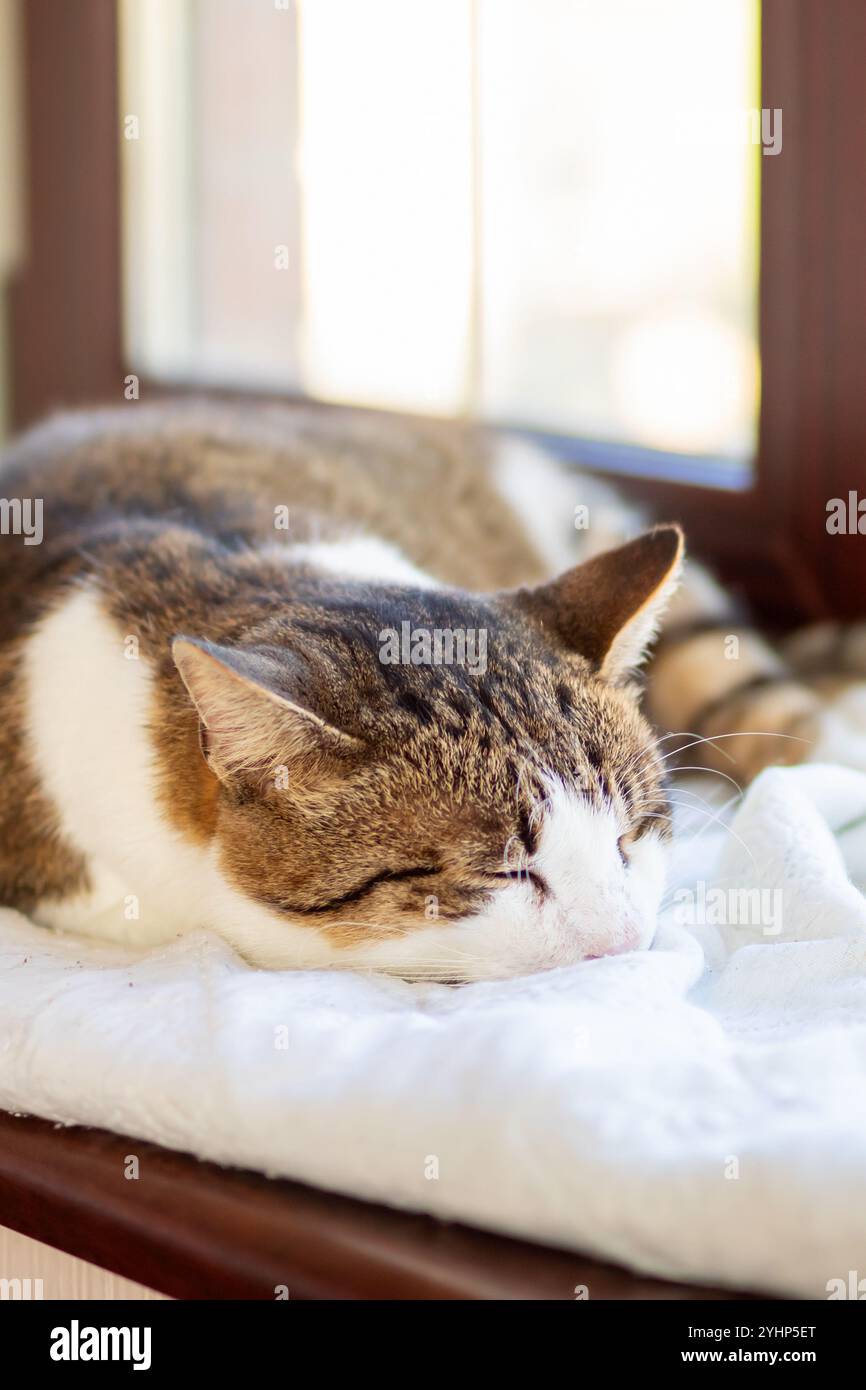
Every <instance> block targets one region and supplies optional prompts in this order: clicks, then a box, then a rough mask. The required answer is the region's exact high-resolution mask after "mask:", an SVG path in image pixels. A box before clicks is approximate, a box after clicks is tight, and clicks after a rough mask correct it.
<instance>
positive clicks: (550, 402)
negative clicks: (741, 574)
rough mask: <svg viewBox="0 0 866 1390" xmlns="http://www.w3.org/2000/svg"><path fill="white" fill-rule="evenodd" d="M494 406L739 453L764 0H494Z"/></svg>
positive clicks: (649, 439) (487, 222)
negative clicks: (760, 5)
mask: <svg viewBox="0 0 866 1390" xmlns="http://www.w3.org/2000/svg"><path fill="white" fill-rule="evenodd" d="M480 11H481V25H480V42H479V51H480V72H481V84H480V85H481V149H482V181H483V182H482V188H483V192H482V207H483V237H482V255H481V268H482V276H483V296H482V300H483V306H484V308H483V323H484V337H483V350H482V357H483V371H482V382H483V397H482V408H483V410H484V412H485V414H489V415H491V416H493V417H496V418H506V419H512V420H522V421H526V422H528V423H531V424H535V425H540V426H542V427H546V428H549V429H552V430H558V431H563V432H566V433H577V434H580V435H589V436H596V437H601V438H607V439H611V440H622V441H626V442H630V443H636V444H643V445H649V446H652V447H656V448H660V449H672V450H682V451H687V452H690V453H718V454H733V455H743V454H749V453H751V451H752V448H753V443H754V432H755V421H756V397H757V380H758V372H757V352H756V346H755V342H756V313H757V309H756V301H757V293H756V289H757V190H758V161H759V158H760V155H759V151H758V148H757V147H756V146H755V145H753V144H751V143H750V137H751V134H752V129H753V122H754V118H750V115H749V112H750V110H754V108H755V107H756V105H757V100H756V98H757V84H758V76H757V74H758V61H757V56H758V40H757V3H756V0H725V3H724V4H719V3H718V2H717V0H653V3H652V4H651V5H648V4H646V3H645V0H605V3H604V4H601V3H599V0H541V3H537V4H535V5H532V6H527V5H526V4H524V3H523V0H481V7H480Z"/></svg>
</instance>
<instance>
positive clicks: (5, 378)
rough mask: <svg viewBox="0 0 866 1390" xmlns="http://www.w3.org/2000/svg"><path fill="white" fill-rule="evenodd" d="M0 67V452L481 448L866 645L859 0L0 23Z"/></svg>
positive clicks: (676, 1)
mask: <svg viewBox="0 0 866 1390" xmlns="http://www.w3.org/2000/svg"><path fill="white" fill-rule="evenodd" d="M0 55H2V56H0V65H2V70H0V276H2V281H3V288H4V293H3V297H2V316H0V432H5V433H9V432H10V431H12V430H13V429H14V428H17V427H19V426H21V425H24V424H26V423H29V422H30V421H31V420H33V419H35V418H37V417H38V416H40V415H42V414H44V413H45V412H46V411H48V410H50V409H52V408H55V407H56V406H58V405H63V404H82V403H88V402H90V401H95V400H106V399H107V400H112V399H113V400H116V401H124V400H127V401H134V400H135V399H143V398H146V397H152V396H153V395H154V394H157V393H162V392H176V391H183V390H191V389H195V390H199V391H200V390H202V389H207V390H215V391H223V392H224V391H232V392H234V391H243V392H248V393H249V392H252V393H255V394H258V395H280V396H288V397H299V396H302V397H305V398H312V399H314V400H320V401H323V402H350V403H353V404H357V405H361V406H365V407H371V408H385V409H392V410H398V411H405V412H412V413H417V414H421V415H435V416H456V417H463V418H465V417H471V418H476V419H479V420H482V421H484V422H486V423H489V424H491V425H493V426H495V427H498V428H510V429H519V430H521V431H525V432H528V433H530V434H532V435H533V436H536V437H538V438H541V439H542V440H544V441H545V442H547V443H549V444H550V445H551V447H553V448H554V449H556V450H557V451H558V452H560V453H561V454H562V455H563V456H565V457H567V458H571V459H574V461H575V462H576V463H579V464H582V465H583V466H586V467H590V468H592V469H595V470H599V471H603V472H607V473H612V474H613V475H614V476H616V477H617V478H618V479H620V480H621V481H622V486H623V487H624V488H625V489H626V491H628V492H629V493H630V494H632V495H634V496H635V497H637V498H639V499H640V500H642V501H644V502H646V503H647V504H648V505H649V506H650V507H651V509H653V510H654V511H664V512H665V513H666V514H667V515H676V516H677V517H678V518H680V519H682V520H684V521H685V522H686V524H687V526H688V527H689V531H690V534H691V535H692V536H693V538H694V539H695V541H696V542H697V544H698V547H699V548H700V549H702V550H703V551H704V552H705V553H706V554H707V555H708V556H709V558H710V559H711V560H713V561H714V562H715V563H716V564H717V565H718V567H719V568H720V569H721V570H722V572H723V574H724V575H725V576H726V577H730V579H731V581H732V582H734V583H736V584H738V585H739V586H740V587H742V588H743V589H744V591H745V592H746V593H748V594H749V595H750V596H751V597H752V599H753V600H754V601H755V602H756V603H757V605H758V607H759V608H760V609H761V610H762V611H763V612H764V613H766V614H767V615H768V616H769V617H771V618H773V619H775V620H776V621H779V622H780V623H784V622H788V621H793V620H795V619H798V618H800V617H802V616H820V615H821V614H824V613H835V612H854V611H858V612H862V606H863V597H862V596H863V592H864V584H863V581H864V579H866V567H864V562H863V557H862V555H861V553H860V552H861V550H862V549H863V547H862V546H859V545H848V544H847V541H848V539H849V538H847V537H834V538H833V539H834V541H837V542H840V543H839V544H837V545H836V547H835V549H834V550H831V549H830V548H829V547H828V545H827V535H826V527H825V525H824V521H825V517H826V507H825V501H826V500H827V499H829V498H831V497H833V496H836V495H842V490H843V488H844V489H848V488H856V487H857V486H858V483H859V485H861V486H862V487H863V489H864V493H866V464H864V447H863V446H864V443H866V439H864V434H866V422H864V409H863V400H862V397H863V387H864V386H866V333H864V319H866V315H864V313H863V310H864V308H866V303H864V300H866V292H864V290H866V275H864V255H863V237H864V233H863V227H864V225H866V220H864V215H866V196H864V192H863V183H864V180H863V179H862V169H863V167H864V164H863V159H864V158H866V119H864V108H866V103H864V98H863V95H862V72H863V71H864V70H866V66H864V65H866V5H864V4H863V3H862V0H820V2H819V0H764V3H763V4H762V3H761V0H534V3H532V4H529V3H528V0H64V3H63V4H59V3H57V0H0ZM133 377H134V381H132V378H133ZM854 540H855V541H856V537H855V538H854Z"/></svg>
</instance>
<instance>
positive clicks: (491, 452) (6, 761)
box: [0, 405, 815, 979]
mask: <svg viewBox="0 0 866 1390" xmlns="http://www.w3.org/2000/svg"><path fill="white" fill-rule="evenodd" d="M592 487H593V485H592V484H591V483H590V482H589V481H586V480H584V482H583V484H582V485H581V487H580V488H579V489H578V490H577V491H575V487H574V484H573V483H567V482H564V480H563V477H562V475H560V474H559V473H558V472H557V470H556V469H555V468H554V467H553V465H552V464H549V463H546V462H544V461H543V460H541V459H539V458H531V457H530V456H528V455H527V454H525V453H522V452H520V450H519V449H518V450H517V451H515V450H514V449H513V448H511V449H506V450H505V451H502V450H500V451H499V452H498V453H497V451H496V450H495V449H493V448H492V447H488V446H487V445H486V444H485V443H484V441H483V440H481V438H480V437H479V436H476V435H474V434H472V433H471V432H467V431H463V430H461V429H458V428H456V427H453V428H452V427H448V428H446V427H445V426H442V427H441V428H440V427H438V426H433V425H430V426H427V425H425V426H420V425H412V424H408V423H406V422H402V421H399V420H396V419H391V418H387V417H378V416H373V415H366V414H362V413H355V412H348V411H347V412H342V411H320V410H316V409H303V408H274V409H268V410H262V409H260V408H254V407H248V408H246V409H244V410H236V409H234V408H228V407H214V406H212V405H203V406H197V405H192V406H171V407H151V408H147V407H139V406H130V407H128V408H127V409H125V410H121V411H116V412H106V413H102V414H90V415H82V416H77V417H68V418H64V419H61V420H58V421H55V422H52V423H51V424H49V425H47V426H44V427H42V428H41V429H39V430H36V431H34V432H33V433H32V434H31V435H29V436H27V437H25V438H24V439H23V440H22V441H20V442H19V443H18V445H16V446H14V447H13V449H12V450H11V451H10V452H9V455H8V457H7V459H6V460H5V462H4V467H3V472H2V475H0V491H2V493H3V496H4V497H5V498H7V499H9V498H20V499H23V498H27V499H31V500H33V499H38V500H40V501H41V503H42V508H43V513H42V516H43V520H42V529H43V532H44V534H43V537H42V540H41V543H40V544H38V545H26V544H24V543H23V539H24V538H22V537H20V536H14V537H13V536H7V535H4V536H2V537H0V759H2V766H3V778H2V783H0V902H2V903H4V904H7V905H10V906H15V907H18V908H20V909H22V910H24V911H27V912H29V913H31V914H32V915H33V916H34V918H35V919H36V920H37V921H39V922H42V923H44V924H45V925H48V926H59V927H67V928H73V929H78V930H82V931H86V932H89V933H91V934H96V935H101V936H104V937H106V938H108V939H112V940H123V941H129V942H135V943H140V944H151V943H154V942H158V941H164V940H167V939H171V938H172V937H174V936H176V935H177V934H178V933H181V932H184V931H187V930H189V929H191V928H194V927H199V926H202V927H215V928H217V929H218V930H221V931H222V932H223V933H224V934H225V935H226V936H227V937H228V938H229V939H230V940H232V941H233V942H235V943H236V944H237V945H238V947H239V948H240V949H241V950H242V951H243V952H244V953H245V954H246V955H247V956H248V958H249V959H251V960H252V961H254V962H257V963H262V964H265V965H272V966H290V965H295V966H349V967H358V966H360V967H370V968H383V969H389V970H396V971H399V972H401V973H406V974H409V975H413V976H416V977H422V978H423V977H426V976H434V977H437V978H443V977H444V978H455V979H471V978H478V977H483V976H489V975H500V974H511V973H515V972H519V971H524V970H531V969H536V968H544V967H545V966H550V965H555V964H561V963H568V962H570V961H572V960H579V959H582V958H585V957H586V956H595V955H603V954H606V953H608V952H611V951H619V950H627V949H632V948H634V947H636V946H640V945H646V944H648V943H649V940H650V939H651V936H652V930H653V923H654V918H655V911H656V907H657V903H658V900H659V895H660V892H661V887H662V881H663V846H664V841H665V838H666V836H667V833H668V819H667V817H668V808H667V803H666V798H665V795H664V792H663V790H662V774H663V767H662V764H661V760H660V757H659V754H658V752H657V749H656V746H655V743H654V740H653V738H652V735H651V734H650V731H649V729H648V727H647V726H646V724H645V723H644V721H643V719H642V718H641V716H640V715H639V713H638V711H637V705H636V700H635V697H634V694H633V693H632V691H631V690H630V688H629V687H628V685H627V683H626V682H627V678H628V672H629V670H630V669H631V667H632V666H633V665H634V664H635V660H636V658H637V657H638V655H639V653H640V650H641V649H642V647H643V646H644V645H645V642H646V640H647V639H648V637H649V636H650V635H651V633H652V629H653V627H654V625H655V621H656V616H657V609H660V606H661V603H662V601H663V600H664V599H665V598H666V597H667V594H668V591H669V590H670V589H671V587H672V584H673V580H674V578H675V575H676V571H677V568H678V562H679V541H678V539H677V536H676V534H675V533H674V532H673V531H670V530H668V531H666V532H656V533H654V534H653V535H652V536H650V537H648V538H645V539H644V541H642V542H641V541H639V542H636V543H635V544H634V546H632V547H631V548H629V549H627V551H626V552H625V553H624V558H623V561H622V563H621V564H620V565H619V566H616V565H614V564H612V563H611V562H609V560H608V559H607V557H606V556H604V557H602V558H601V559H600V560H599V559H590V560H589V563H588V565H587V566H586V567H584V568H583V569H580V570H577V571H573V572H572V575H571V576H566V578H565V579H564V580H563V581H561V582H560V584H559V586H557V585H553V584H545V583H544V582H543V581H545V580H548V579H549V577H550V575H551V574H552V573H553V572H554V571H556V570H557V569H559V568H561V567H562V566H563V564H566V563H568V562H569V560H568V556H569V552H570V550H572V547H573V546H574V547H575V548H574V549H573V550H572V555H571V558H572V561H573V560H574V559H575V558H577V551H576V542H578V541H580V540H581V539H583V540H584V543H585V549H586V552H587V554H589V553H597V552H599V551H601V550H604V549H605V547H606V545H608V544H610V543H611V542H612V541H614V540H616V539H617V536H616V534H615V533H616V529H617V527H618V526H619V525H620V524H622V525H627V523H628V518H627V516H626V515H625V514H623V515H622V516H620V514H619V513H618V512H617V511H616V509H615V508H614V509H613V512H611V503H610V499H609V496H608V494H607V493H606V492H604V490H601V491H596V492H595V493H591V492H589V491H588V489H591V488H592ZM590 496H592V498H593V501H592V504H591V506H592V507H594V510H595V524H594V525H593V524H591V525H590V528H589V531H588V532H587V533H585V535H584V536H581V534H580V533H576V532H575V530H574V525H573V512H574V505H575V503H576V502H584V503H585V502H586V500H587V498H588V497H590ZM611 518H612V519H611ZM587 540H588V542H589V545H588V547H587V545H586V542H587ZM593 567H595V568H593ZM519 586H523V587H519ZM532 586H535V587H532ZM512 590H517V592H515V593H510V592H508V591H512ZM503 591H505V592H504V596H503ZM473 594H475V595H488V596H489V597H487V598H481V597H472V596H471V595H473ZM497 595H498V596H497ZM677 603H678V604H679V608H678V617H677V623H678V629H677V630H678V631H680V632H681V633H684V632H685V629H686V625H687V624H689V623H691V622H692V621H693V620H694V619H695V618H698V619H703V620H706V615H707V613H708V612H709V613H710V614H711V616H712V614H713V610H714V609H715V617H716V619H717V620H719V621H723V620H724V618H725V614H726V606H725V603H724V600H723V598H722V596H721V595H720V594H719V592H718V591H717V590H716V589H715V588H714V587H713V586H712V584H711V582H710V581H709V580H707V579H706V578H705V577H704V576H702V575H701V574H700V573H696V577H695V582H694V583H693V584H692V585H691V586H688V587H687V588H686V590H685V591H684V592H683V594H682V596H681V597H680V598H678V600H677ZM407 624H408V627H409V629H410V631H415V632H419V631H420V632H422V633H424V632H426V633H435V632H438V633H451V634H452V638H453V634H455V633H457V634H460V633H464V634H465V633H466V632H469V633H472V634H476V635H477V634H480V633H483V634H484V656H485V661H484V663H483V665H482V663H480V662H479V661H478V660H476V662H475V664H474V666H473V665H472V663H471V662H467V661H466V660H463V661H462V662H461V660H460V657H459V649H458V656H457V659H456V660H455V659H454V647H453V641H452V644H451V646H450V647H446V649H445V650H446V659H445V660H444V661H443V662H439V663H435V662H434V664H432V665H431V664H427V658H426V657H425V655H424V650H423V643H422V648H421V653H420V664H412V663H411V661H410V663H409V664H403V662H402V660H401V659H395V660H389V659H388V658H387V657H383V651H384V650H386V645H387V644H386V643H385V634H388V633H396V634H399V635H400V637H401V638H403V634H404V630H405V625H407ZM715 632H716V638H717V639H718V628H716V629H715ZM675 637H676V633H675ZM753 640H755V648H754V655H753V656H752V658H751V660H752V664H753V665H754V664H755V663H757V667H758V670H759V672H760V669H761V661H762V660H765V661H766V663H767V669H768V674H769V675H771V676H772V677H773V680H772V681H767V682H766V686H767V689H768V690H770V691H771V694H772V697H773V698H774V699H778V698H779V689H780V688H781V689H782V690H783V697H782V698H783V704H784V705H785V708H784V709H783V716H784V717H783V718H782V719H781V721H778V720H777V722H782V723H783V724H784V723H785V720H787V725H786V727H787V726H789V725H793V723H801V722H802V721H803V720H804V719H806V718H808V717H811V714H812V712H813V706H814V700H815V697H814V696H813V695H812V694H811V692H809V691H806V690H805V688H804V687H800V686H796V685H793V684H792V683H791V682H790V681H788V680H787V678H786V677H784V676H782V677H780V675H779V672H778V671H777V670H776V669H775V667H774V666H773V662H774V661H775V660H776V658H771V657H769V656H768V657H766V658H765V657H764V656H763V653H765V652H767V651H768V649H766V648H763V646H762V644H760V643H758V642H757V640H756V639H753ZM398 646H399V642H398ZM677 648H678V643H677V641H676V640H673V641H672V642H671V644H670V645H669V647H668V651H667V659H668V660H669V661H672V662H673V667H674V668H676V667H677ZM395 650H396V649H395ZM400 650H401V652H402V656H403V657H405V655H406V646H405V639H403V645H402V647H400ZM449 653H450V657H451V659H450V660H449V659H448V654H449ZM477 655H478V651H477V650H476V657H477ZM664 657H665V652H664V650H663V651H662V655H661V657H660V658H659V660H660V662H661V661H662V660H663V659H664ZM747 666H748V663H747ZM704 668H705V662H704V663H702V665H701V674H700V675H699V677H698V678H697V679H696V681H695V683H694V684H695V689H696V691H697V694H696V695H695V696H694V697H693V698H692V705H693V707H694V706H695V704H697V705H700V703H701V700H702V699H703V692H704V684H705V681H706V676H705V670H704ZM749 669H750V668H749ZM746 678H747V679H750V676H749V670H747V671H746ZM751 679H752V684H754V683H755V682H754V679H753V677H751ZM669 686H670V693H669V694H668V695H667V696H666V695H665V690H664V686H662V688H661V690H660V693H659V698H658V700H657V701H656V704H657V706H658V707H660V708H662V709H664V708H665V706H666V702H667V707H668V708H671V709H675V708H677V701H678V700H679V701H680V704H681V703H682V700H683V680H682V674H681V672H680V671H678V670H676V669H675V671H674V676H673V677H672V679H671V681H670V682H669ZM789 687H790V689H789ZM717 697H718V692H716V701H715V703H716V705H718V703H719V701H718V698H717ZM785 702H787V703H785ZM704 703H706V701H704ZM672 722H673V721H672ZM677 722H683V723H684V722H685V721H677ZM740 727H748V726H747V725H745V724H741V725H740ZM753 727H761V728H765V727H766V724H761V725H760V726H753ZM203 754H204V756H203ZM788 760H790V759H788Z"/></svg>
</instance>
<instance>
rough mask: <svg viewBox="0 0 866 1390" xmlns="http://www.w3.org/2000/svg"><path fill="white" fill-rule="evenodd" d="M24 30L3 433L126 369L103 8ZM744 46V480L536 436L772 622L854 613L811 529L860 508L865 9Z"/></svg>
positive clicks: (94, 393) (98, 393)
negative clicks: (22, 252) (749, 240)
mask: <svg viewBox="0 0 866 1390" xmlns="http://www.w3.org/2000/svg"><path fill="white" fill-rule="evenodd" d="M23 28H24V43H25V65H26V80H25V110H24V127H25V136H26V143H27V154H28V156H29V157H28V160H27V205H28V209H29V228H30V241H29V250H28V254H27V258H26V262H25V264H24V266H23V267H22V269H21V272H20V273H19V275H18V276H17V278H16V280H15V282H14V283H13V285H12V287H11V293H10V316H11V324H10V327H11V340H12V341H11V353H10V357H11V402H12V414H13V423H14V424H15V425H16V426H18V427H20V426H23V425H25V424H27V423H29V422H31V421H32V420H34V419H35V418H37V417H38V416H40V415H42V414H44V413H46V411H49V410H51V409H53V408H56V407H57V406H59V405H75V404H85V403H90V402H94V401H105V400H121V399H122V398H123V383H124V376H125V375H126V373H127V371H128V370H129V368H128V367H127V365H126V364H125V363H124V360H123V349H122V306H121V275H120V198H121V179H120V159H119V139H120V114H121V113H120V111H119V106H118V82H117V68H118V33H117V29H118V26H117V7H116V3H115V0H78V3H77V4H76V5H74V6H73V5H57V4H56V3H54V0H27V2H26V4H25V8H24V25H23ZM761 41H762V42H761V93H762V95H761V103H762V105H763V106H765V107H781V108H782V112H783V148H782V151H781V153H780V154H779V155H777V156H775V157H773V158H762V159H761V233H760V246H761V251H760V267H761V270H760V290H759V294H760V304H759V337H760V344H761V358H762V403H761V412H760V422H759V431H758V449H757V456H756V460H755V465H754V469H753V470H751V474H750V476H749V477H748V478H747V477H744V476H743V475H742V474H736V473H728V474H723V473H722V472H721V471H720V470H716V471H715V475H713V473H712V472H710V473H708V474H707V475H706V476H705V477H704V476H702V475H703V474H704V473H705V471H706V461H701V460H694V459H688V458H680V457H679V456H665V457H664V458H662V459H659V460H658V462H659V463H660V465H661V472H662V476H650V475H649V473H648V470H649V469H651V468H652V467H654V466H655V459H654V456H653V455H652V453H651V451H641V450H634V449H629V448H628V447H627V446H622V447H620V446H616V445H608V446H599V445H589V444H587V443H586V442H583V443H582V442H581V441H578V440H571V439H564V440H557V439H556V438H555V437H551V436H545V435H543V434H538V435H537V437H538V438H540V439H542V440H544V441H545V442H552V443H553V444H554V446H555V447H559V448H560V451H561V452H563V453H564V454H566V455H569V454H572V455H574V456H577V457H581V458H587V457H589V459H590V464H591V466H592V467H593V469H594V471H598V472H600V473H604V474H605V475H606V476H610V477H612V478H614V479H615V481H616V484H617V486H618V487H619V488H620V489H621V491H622V492H623V493H624V494H625V495H626V496H628V497H629V498H631V499H633V500H636V501H638V502H640V503H641V504H643V505H644V506H645V507H646V509H647V511H648V513H649V514H651V515H654V516H657V517H659V518H660V519H664V518H674V519H677V520H680V521H682V522H683V524H684V526H685V528H686V532H687V535H688V538H689V544H690V548H691V550H692V552H693V553H697V554H699V555H701V556H702V557H703V558H705V559H706V560H708V561H709V562H710V563H711V564H713V565H714V566H715V568H716V569H717V571H718V572H719V573H720V575H721V577H722V578H723V579H725V580H726V581H728V582H729V583H731V584H732V585H733V586H734V587H736V588H738V589H740V590H742V591H743V593H744V594H745V595H746V596H747V597H748V598H749V600H750V601H751V602H752V604H753V606H754V607H755V609H756V611H757V612H758V614H759V615H760V616H761V617H762V618H763V619H764V620H766V621H769V622H771V623H773V624H776V625H778V626H780V627H781V626H789V625H791V624H793V623H795V622H798V621H803V620H807V619H818V618H822V617H826V616H831V615H832V616H834V617H855V616H859V615H860V613H861V610H862V608H863V596H864V594H866V545H863V544H859V545H858V541H861V540H862V537H860V536H859V535H845V536H836V535H833V536H831V535H829V534H828V532H827V527H826V520H827V503H828V501H829V499H831V498H834V497H846V496H847V494H848V491H849V490H850V489H855V490H856V489H857V488H858V487H860V488H862V491H863V494H864V496H866V313H864V309H866V254H864V248H863V246H862V238H863V228H864V227H866V180H864V179H863V178H862V174H860V172H859V171H862V170H863V169H864V168H866V103H864V101H863V98H862V72H863V71H864V69H866V6H864V5H863V4H862V0H833V4H832V5H830V4H827V3H826V0H763V4H762V14H761ZM141 385H142V395H146V394H148V393H153V392H157V391H159V392H165V391H166V387H165V385H164V384H161V383H147V382H142V384H141ZM171 389H172V390H173V391H176V390H177V387H176V386H174V387H172V388H171ZM196 389H197V391H198V392H199V393H200V392H201V388H200V387H198V388H196ZM257 394H261V393H257ZM699 480H700V481H699ZM864 525H866V522H864Z"/></svg>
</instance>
